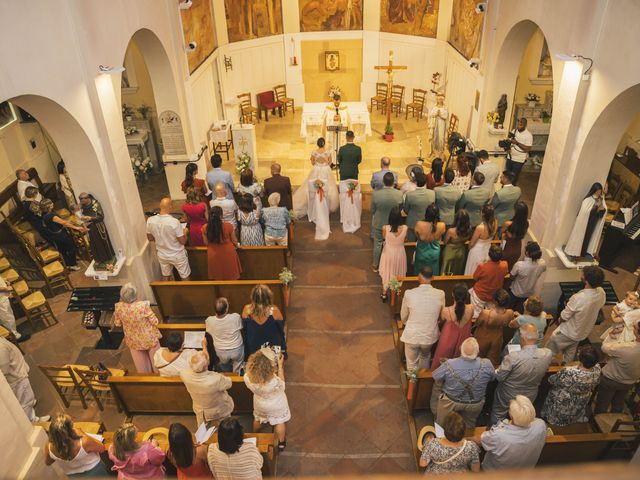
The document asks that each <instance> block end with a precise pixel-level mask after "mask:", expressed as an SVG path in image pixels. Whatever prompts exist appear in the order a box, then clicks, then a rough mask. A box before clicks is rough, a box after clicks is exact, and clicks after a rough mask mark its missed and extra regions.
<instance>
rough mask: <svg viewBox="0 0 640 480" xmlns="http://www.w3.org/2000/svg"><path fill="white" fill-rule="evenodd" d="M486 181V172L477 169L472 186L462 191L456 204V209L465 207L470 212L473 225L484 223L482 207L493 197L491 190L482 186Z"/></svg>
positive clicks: (470, 220)
mask: <svg viewBox="0 0 640 480" xmlns="http://www.w3.org/2000/svg"><path fill="white" fill-rule="evenodd" d="M483 183H484V174H483V173H482V172H478V171H476V173H474V174H473V182H471V188H470V189H469V190H465V191H464V192H462V196H461V197H460V200H458V203H457V205H456V211H458V210H460V209H461V208H464V209H465V210H466V211H467V213H468V214H469V222H470V223H471V226H472V227H474V228H475V227H476V226H477V225H480V224H481V223H482V215H480V209H481V208H482V206H483V205H484V204H485V203H487V202H488V201H489V199H490V198H491V192H490V191H489V190H488V189H487V188H482V184H483Z"/></svg>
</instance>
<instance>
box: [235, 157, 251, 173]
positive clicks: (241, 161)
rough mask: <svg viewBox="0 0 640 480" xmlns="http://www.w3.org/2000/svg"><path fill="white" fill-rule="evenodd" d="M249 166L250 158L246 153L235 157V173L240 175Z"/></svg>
mask: <svg viewBox="0 0 640 480" xmlns="http://www.w3.org/2000/svg"><path fill="white" fill-rule="evenodd" d="M250 164H251V157H250V156H249V154H248V153H247V152H242V153H241V154H240V155H237V156H236V173H237V174H238V175H240V174H241V173H242V172H244V171H245V170H246V169H247V168H249V165H250Z"/></svg>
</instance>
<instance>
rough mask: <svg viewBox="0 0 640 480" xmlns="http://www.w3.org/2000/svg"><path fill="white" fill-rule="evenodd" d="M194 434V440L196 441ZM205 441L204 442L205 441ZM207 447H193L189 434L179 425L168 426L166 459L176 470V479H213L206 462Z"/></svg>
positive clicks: (185, 428)
mask: <svg viewBox="0 0 640 480" xmlns="http://www.w3.org/2000/svg"><path fill="white" fill-rule="evenodd" d="M197 436H198V434H197V432H196V440H197ZM205 441H206V440H205ZM208 448H209V446H208V445H197V446H194V445H193V439H192V438H191V432H190V431H189V430H188V429H187V427H185V426H184V425H182V424H181V423H172V424H171V425H169V451H168V452H167V457H168V458H169V461H170V462H171V463H172V464H173V465H174V466H175V467H176V469H177V470H178V479H179V480H187V479H189V478H199V479H202V478H213V474H212V473H211V470H209V462H208V461H207V449H208Z"/></svg>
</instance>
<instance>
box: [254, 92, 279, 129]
mask: <svg viewBox="0 0 640 480" xmlns="http://www.w3.org/2000/svg"><path fill="white" fill-rule="evenodd" d="M276 109H277V110H278V115H279V116H280V117H282V103H280V102H279V101H277V100H276V97H275V95H274V93H273V91H272V90H269V91H268V92H261V93H259V94H258V118H262V112H264V119H265V121H267V122H268V121H269V110H271V112H272V114H273V115H275V112H276Z"/></svg>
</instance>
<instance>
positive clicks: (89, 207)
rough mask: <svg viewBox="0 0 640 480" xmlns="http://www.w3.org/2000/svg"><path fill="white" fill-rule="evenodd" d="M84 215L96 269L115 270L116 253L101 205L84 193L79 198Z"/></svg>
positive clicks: (83, 218) (83, 220) (91, 196)
mask: <svg viewBox="0 0 640 480" xmlns="http://www.w3.org/2000/svg"><path fill="white" fill-rule="evenodd" d="M78 198H79V199H80V207H81V213H82V222H83V223H84V226H85V227H86V228H87V229H88V232H89V246H90V247H91V254H92V255H93V259H94V260H95V264H94V267H93V268H94V269H95V270H96V271H98V270H109V271H111V270H113V267H114V265H115V263H116V253H115V251H114V250H113V246H112V245H111V240H110V239H109V233H108V232H107V226H106V225H105V224H104V212H103V211H102V207H101V206H100V203H99V202H98V201H97V200H96V199H95V198H93V195H91V194H90V193H86V192H82V193H81V194H80V196H79V197H78Z"/></svg>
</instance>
